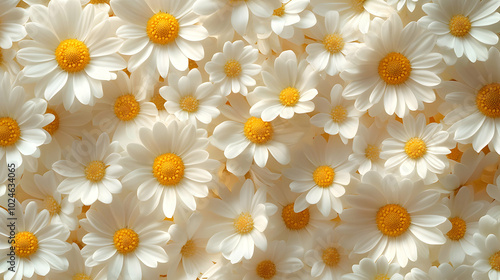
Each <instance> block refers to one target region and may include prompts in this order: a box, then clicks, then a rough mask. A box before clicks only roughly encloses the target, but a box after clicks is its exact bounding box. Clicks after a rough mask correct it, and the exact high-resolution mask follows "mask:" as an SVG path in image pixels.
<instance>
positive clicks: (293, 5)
mask: <svg viewBox="0 0 500 280" xmlns="http://www.w3.org/2000/svg"><path fill="white" fill-rule="evenodd" d="M280 2H281V7H279V8H277V9H275V10H274V11H273V15H272V16H271V30H272V31H273V32H274V33H275V34H276V35H278V36H280V37H281V38H284V39H289V40H293V38H295V37H297V35H299V36H300V35H301V34H302V32H298V34H296V32H297V30H296V29H297V28H298V29H307V28H311V27H313V26H314V25H315V24H316V17H315V16H314V14H313V12H311V11H309V10H308V9H307V6H308V5H309V2H310V0H280Z"/></svg>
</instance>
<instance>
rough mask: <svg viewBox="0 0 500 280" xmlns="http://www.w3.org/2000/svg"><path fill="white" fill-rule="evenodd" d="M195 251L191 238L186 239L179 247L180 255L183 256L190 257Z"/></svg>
mask: <svg viewBox="0 0 500 280" xmlns="http://www.w3.org/2000/svg"><path fill="white" fill-rule="evenodd" d="M195 253H196V244H195V243H194V241H193V240H192V239H189V240H188V241H186V244H184V245H183V246H182V248H181V255H182V257H184V258H190V257H192V256H193V255H194V254H195Z"/></svg>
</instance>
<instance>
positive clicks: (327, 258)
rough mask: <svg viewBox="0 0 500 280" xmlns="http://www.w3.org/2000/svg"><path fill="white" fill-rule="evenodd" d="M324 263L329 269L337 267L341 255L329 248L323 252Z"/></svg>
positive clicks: (334, 249)
mask: <svg viewBox="0 0 500 280" xmlns="http://www.w3.org/2000/svg"><path fill="white" fill-rule="evenodd" d="M321 259H322V260H323V262H324V263H325V264H326V265H327V266H329V267H335V266H337V265H338V264H339V262H340V254H339V251H337V249H336V248H333V247H329V248H326V249H325V250H323V255H322V256H321Z"/></svg>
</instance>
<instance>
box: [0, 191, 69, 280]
mask: <svg viewBox="0 0 500 280" xmlns="http://www.w3.org/2000/svg"><path fill="white" fill-rule="evenodd" d="M14 208H15V209H16V210H15V213H13V212H7V211H4V210H3V209H0V221H1V223H2V224H1V225H0V237H1V238H0V262H1V263H2V264H3V265H2V266H0V273H1V274H2V275H3V279H5V280H10V279H15V280H21V279H23V278H32V277H34V278H35V279H36V277H37V275H39V276H45V275H47V273H49V271H51V270H60V271H64V270H66V269H68V260H67V259H66V257H64V256H62V255H64V253H66V252H67V251H69V250H70V248H71V247H70V246H69V244H68V243H67V242H66V239H67V238H68V237H69V231H68V230H67V229H66V228H64V226H63V225H61V224H50V214H49V212H48V211H47V210H42V211H41V212H40V213H37V206H36V203H34V202H31V203H28V205H26V208H24V211H23V207H22V206H21V204H20V203H19V201H18V200H16V206H15V207H14ZM12 218H14V219H15V220H14V221H15V222H13V220H12ZM8 219H9V220H8ZM13 224H14V225H13ZM12 232H14V239H13V240H12V239H11V236H12V235H13V234H12ZM7 240H8V241H9V242H8V241H7ZM12 247H13V248H14V256H12V255H9V254H10V253H11V252H12V251H11V248H12ZM9 263H10V265H9ZM12 263H14V265H12ZM11 266H14V269H13V270H14V271H12V270H11V269H9V267H11Z"/></svg>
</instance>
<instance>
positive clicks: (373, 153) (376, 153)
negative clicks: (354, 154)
mask: <svg viewBox="0 0 500 280" xmlns="http://www.w3.org/2000/svg"><path fill="white" fill-rule="evenodd" d="M365 157H366V158H367V159H369V160H371V161H375V160H378V159H379V158H380V149H379V148H378V147H377V146H374V145H371V144H368V146H366V149H365Z"/></svg>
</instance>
